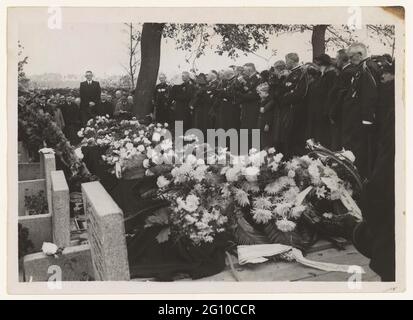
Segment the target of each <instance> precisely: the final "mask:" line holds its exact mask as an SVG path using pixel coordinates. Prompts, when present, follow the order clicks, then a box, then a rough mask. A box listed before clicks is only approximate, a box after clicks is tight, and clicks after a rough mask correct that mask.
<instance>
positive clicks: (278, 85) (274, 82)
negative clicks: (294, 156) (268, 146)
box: [269, 76, 285, 150]
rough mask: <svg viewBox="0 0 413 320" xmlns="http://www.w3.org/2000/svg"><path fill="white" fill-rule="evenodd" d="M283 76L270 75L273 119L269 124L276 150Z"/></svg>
mask: <svg viewBox="0 0 413 320" xmlns="http://www.w3.org/2000/svg"><path fill="white" fill-rule="evenodd" d="M284 81H285V77H281V78H277V77H275V76H273V77H270V82H269V85H270V94H271V98H272V100H273V101H274V111H273V121H272V126H271V134H272V145H273V146H274V147H275V148H276V149H277V150H278V149H279V147H280V144H281V143H280V137H281V135H282V133H281V130H282V127H283V123H282V121H281V97H282V95H283V94H284Z"/></svg>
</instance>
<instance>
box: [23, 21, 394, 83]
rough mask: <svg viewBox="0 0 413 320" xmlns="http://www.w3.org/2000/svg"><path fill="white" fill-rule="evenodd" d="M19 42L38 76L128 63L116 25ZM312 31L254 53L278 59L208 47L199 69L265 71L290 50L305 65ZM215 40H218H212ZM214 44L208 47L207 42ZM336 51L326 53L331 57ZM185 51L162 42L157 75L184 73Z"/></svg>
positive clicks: (373, 45) (35, 27)
mask: <svg viewBox="0 0 413 320" xmlns="http://www.w3.org/2000/svg"><path fill="white" fill-rule="evenodd" d="M356 34H357V36H358V39H359V40H360V41H362V42H364V43H366V44H367V45H368V46H369V50H370V53H373V54H382V53H386V52H388V53H390V51H391V50H390V48H389V47H386V46H383V45H382V44H381V43H380V42H379V41H378V40H373V39H370V38H369V37H368V36H367V32H366V30H365V29H362V30H358V31H357V32H356ZM19 39H20V41H21V43H22V45H23V46H24V55H27V56H28V57H29V63H28V64H27V65H26V66H25V71H26V73H27V75H29V76H30V75H33V74H42V73H49V72H50V73H60V74H62V75H66V74H83V73H84V72H85V70H89V69H90V70H93V71H94V73H95V75H96V76H97V77H105V76H108V75H121V74H124V73H125V71H124V69H123V67H122V64H124V65H126V64H127V61H128V55H127V49H126V43H127V41H128V35H127V33H126V32H125V26H124V25H122V24H119V23H108V24H102V23H93V24H92V23H89V24H86V23H76V24H68V23H66V24H64V26H63V28H62V29H49V28H48V27H47V25H46V24H40V23H39V24H21V25H20V26H19ZM310 40H311V33H310V32H304V33H294V34H283V35H280V36H278V37H277V36H272V37H271V39H270V45H269V48H268V50H264V49H262V50H259V51H258V52H257V54H258V55H260V56H262V57H265V58H268V57H270V56H271V52H272V49H276V50H277V56H275V57H272V58H271V59H270V61H268V62H267V61H266V60H265V59H263V58H260V57H258V56H255V55H249V56H246V57H245V56H241V57H240V58H238V59H237V60H236V61H234V60H231V59H230V58H228V57H226V56H225V55H223V56H219V55H218V54H215V53H214V52H213V50H211V49H208V50H207V51H206V55H204V56H202V57H201V58H199V59H198V60H197V66H198V68H199V69H200V71H204V72H205V71H208V70H210V69H217V70H219V69H223V68H226V67H228V66H229V65H231V64H237V65H242V64H244V63H246V62H254V63H255V64H256V66H257V69H258V70H262V69H264V68H268V67H269V64H272V63H273V62H274V61H276V60H278V59H283V58H284V56H285V54H286V53H288V52H291V51H295V52H297V53H298V54H299V56H300V58H301V60H302V61H310V60H311V57H312V52H311V44H310ZM215 41H217V40H215ZM212 45H213V43H212ZM334 52H335V49H334V50H332V51H330V52H328V53H330V54H333V55H334ZM187 54H188V52H183V51H179V50H176V49H175V43H174V40H172V39H169V40H166V39H163V40H162V49H161V65H160V71H161V72H165V73H166V74H167V75H168V77H171V76H172V75H174V74H176V73H178V72H181V71H183V70H187V69H189V68H190V65H189V64H187V63H186V62H185V56H186V55H187Z"/></svg>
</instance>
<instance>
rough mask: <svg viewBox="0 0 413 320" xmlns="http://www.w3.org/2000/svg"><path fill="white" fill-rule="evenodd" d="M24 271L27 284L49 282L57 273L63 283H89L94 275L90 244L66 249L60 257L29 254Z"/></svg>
mask: <svg viewBox="0 0 413 320" xmlns="http://www.w3.org/2000/svg"><path fill="white" fill-rule="evenodd" d="M57 267H59V268H57ZM23 270H24V271H23V273H24V281H26V282H36V281H48V279H49V278H50V276H52V275H54V276H56V274H55V272H57V271H59V272H61V279H62V281H89V280H93V273H94V271H93V266H92V259H91V257H90V248H89V245H88V244H83V245H78V246H73V247H67V248H64V250H63V252H62V254H61V255H60V256H58V257H54V256H46V255H45V254H44V253H43V252H38V253H33V254H28V255H26V256H25V257H24V259H23Z"/></svg>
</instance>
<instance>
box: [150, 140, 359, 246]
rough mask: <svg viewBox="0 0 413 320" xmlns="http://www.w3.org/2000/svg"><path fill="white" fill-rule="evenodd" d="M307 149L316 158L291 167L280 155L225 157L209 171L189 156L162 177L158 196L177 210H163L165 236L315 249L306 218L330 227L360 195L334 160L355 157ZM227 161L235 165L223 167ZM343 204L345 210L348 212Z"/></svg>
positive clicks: (271, 151) (220, 154) (312, 147)
mask: <svg viewBox="0 0 413 320" xmlns="http://www.w3.org/2000/svg"><path fill="white" fill-rule="evenodd" d="M308 147H309V148H310V151H312V152H313V153H312V154H311V156H309V155H305V156H301V157H293V158H292V159H290V160H287V161H285V160H283V155H282V154H280V153H276V152H275V150H274V148H271V149H269V150H267V151H264V150H263V151H257V150H250V153H249V154H248V155H245V156H233V155H231V154H230V153H228V152H226V150H220V151H219V152H218V153H217V154H215V156H214V157H215V159H214V160H215V161H212V164H211V155H209V161H208V164H205V162H204V160H203V159H197V158H196V157H195V156H193V155H190V156H188V157H187V158H186V161H184V163H183V164H177V165H174V166H172V170H171V171H170V173H169V174H167V175H165V174H164V175H162V176H159V177H158V178H157V185H158V188H159V190H158V197H160V198H162V199H166V200H168V201H169V203H170V209H171V210H169V211H168V210H167V211H162V214H163V216H164V219H163V224H164V225H166V228H167V229H165V230H169V231H168V232H170V234H171V235H172V236H173V238H179V237H183V236H184V237H186V238H187V239H190V240H191V241H193V243H194V244H199V243H201V242H212V241H213V240H214V237H215V236H216V235H217V234H219V233H222V232H226V233H228V234H230V235H231V236H232V237H233V240H234V242H235V243H237V244H261V243H283V244H288V245H294V246H296V247H300V248H306V247H308V246H310V245H311V243H312V241H313V240H314V239H313V238H312V237H313V235H314V230H311V228H310V226H309V225H308V224H307V223H306V221H307V220H306V219H303V216H306V215H308V216H314V215H316V216H317V217H318V218H319V219H321V220H329V219H334V217H335V216H337V215H340V214H342V213H343V212H344V211H345V212H347V211H351V210H352V208H350V207H348V205H349V198H350V199H352V196H353V195H354V193H355V192H354V189H356V188H355V186H354V184H352V183H351V182H349V181H347V180H346V179H343V178H341V177H340V176H339V175H338V173H337V171H339V172H340V170H335V169H333V167H336V166H334V163H335V162H334V161H331V159H332V158H335V159H341V160H343V157H345V156H348V157H349V158H346V159H347V160H348V161H350V162H351V159H352V157H351V155H352V154H351V153H350V152H349V151H343V152H341V153H337V154H334V153H332V154H331V155H329V156H326V155H325V154H324V156H317V154H316V153H315V151H317V150H318V148H321V146H319V145H316V144H313V143H312V142H311V141H309V142H308ZM321 150H324V149H321ZM318 151H319V150H318ZM343 154H344V155H343ZM224 159H225V160H229V161H227V162H224V163H225V164H220V163H222V162H220V161H219V160H224ZM337 169H338V168H337ZM342 171H343V170H342ZM350 202H351V201H350ZM339 204H341V207H343V204H344V206H346V208H345V210H344V211H343V210H338V208H339V207H340V206H339ZM352 204H353V205H355V202H354V201H353V202H352ZM355 207H357V206H355ZM151 219H153V217H149V221H150V220H151ZM148 226H151V224H150V223H149V224H148ZM168 228H169V229H168ZM164 235H165V234H164ZM163 239H164V240H165V239H166V238H165V237H164V238H163Z"/></svg>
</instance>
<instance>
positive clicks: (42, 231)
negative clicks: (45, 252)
mask: <svg viewBox="0 0 413 320" xmlns="http://www.w3.org/2000/svg"><path fill="white" fill-rule="evenodd" d="M18 222H19V223H20V224H21V225H22V226H23V227H25V228H27V229H28V231H29V240H30V241H32V243H33V251H34V252H38V251H41V250H42V245H43V242H52V238H53V237H52V215H51V214H50V213H47V214H36V215H33V216H20V217H19V218H18Z"/></svg>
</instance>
